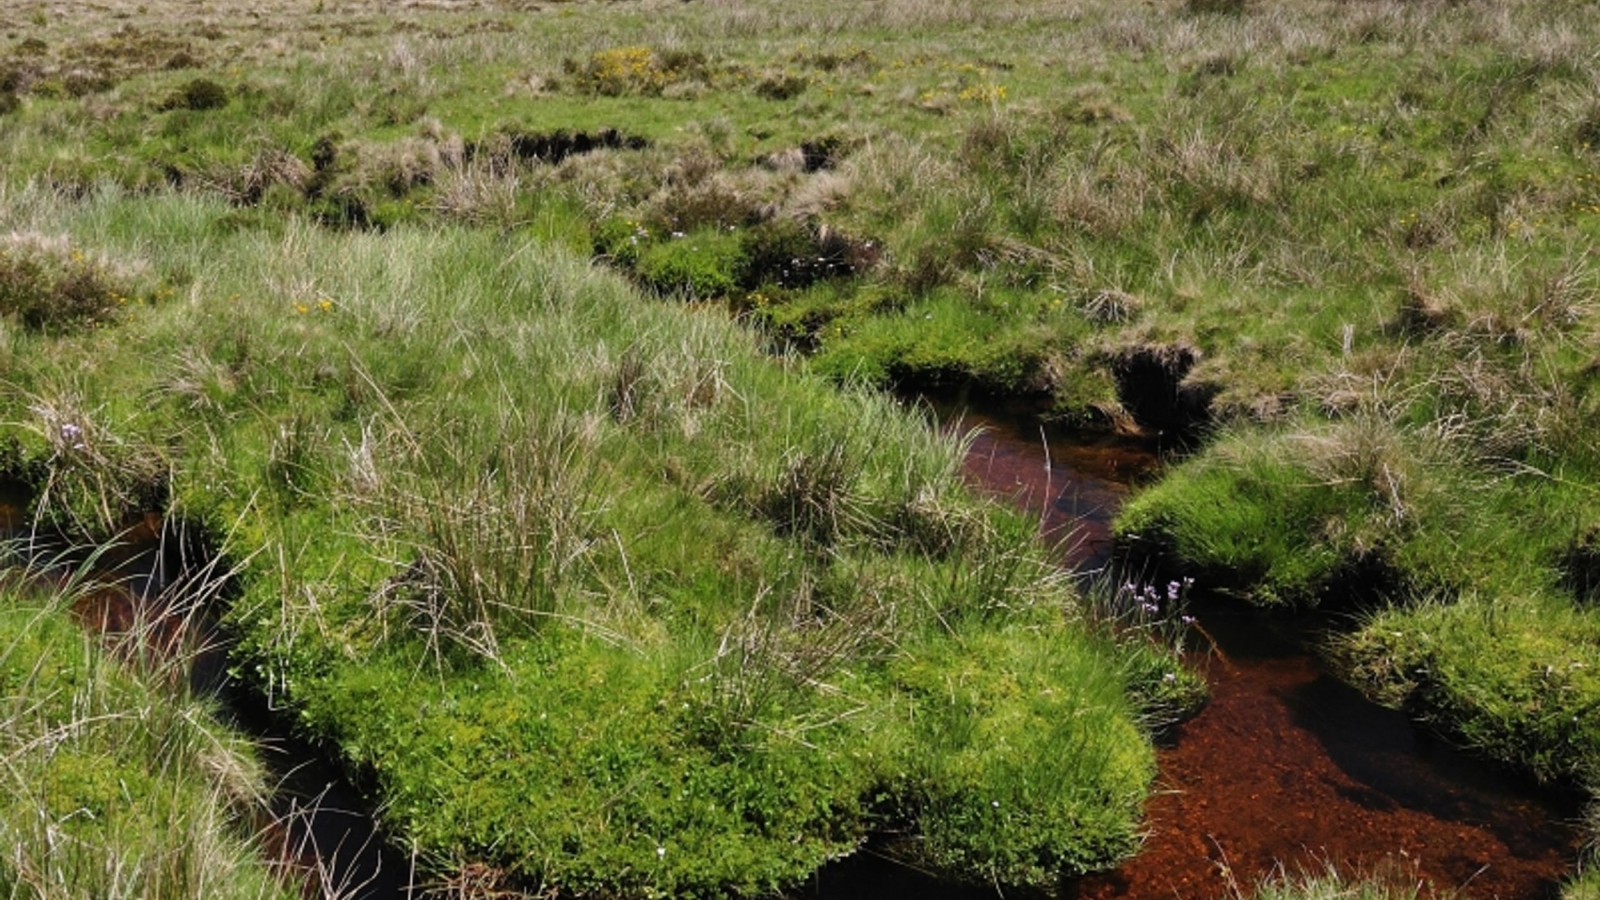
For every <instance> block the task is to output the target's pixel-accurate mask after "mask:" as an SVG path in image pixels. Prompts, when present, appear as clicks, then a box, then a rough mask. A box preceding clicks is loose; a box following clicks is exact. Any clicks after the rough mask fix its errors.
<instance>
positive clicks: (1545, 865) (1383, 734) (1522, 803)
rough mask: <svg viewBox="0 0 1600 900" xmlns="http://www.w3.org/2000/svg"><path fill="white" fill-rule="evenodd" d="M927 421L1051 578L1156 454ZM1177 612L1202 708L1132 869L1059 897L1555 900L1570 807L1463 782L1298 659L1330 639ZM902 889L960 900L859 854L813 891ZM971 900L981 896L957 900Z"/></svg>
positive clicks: (1570, 802) (1088, 439)
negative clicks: (1053, 559) (1380, 881)
mask: <svg viewBox="0 0 1600 900" xmlns="http://www.w3.org/2000/svg"><path fill="white" fill-rule="evenodd" d="M922 402H927V401H922ZM932 405H933V407H934V410H935V412H936V413H937V414H938V416H939V419H940V421H941V422H942V424H943V427H945V428H946V429H949V430H952V431H957V432H962V433H965V432H968V431H970V430H972V429H978V431H977V433H976V434H975V435H974V436H973V437H972V439H971V444H970V449H969V451H968V454H967V458H966V473H967V476H968V477H969V478H970V479H971V480H972V481H973V482H974V483H976V484H978V485H980V486H981V487H982V488H983V489H985V490H987V491H989V492H991V493H994V494H997V495H1000V496H1003V497H1006V498H1009V499H1011V500H1013V501H1014V502H1016V503H1018V504H1019V505H1021V506H1023V507H1024V508H1025V509H1028V510H1031V511H1033V512H1034V513H1036V514H1037V515H1039V517H1040V522H1041V527H1042V529H1043V530H1044V531H1045V533H1046V535H1047V536H1048V537H1049V538H1050V539H1052V540H1054V541H1057V542H1058V545H1059V546H1060V547H1061V548H1062V552H1063V554H1064V556H1065V562H1066V563H1067V564H1069V565H1073V566H1077V567H1079V568H1095V567H1098V566H1101V565H1104V564H1105V563H1106V562H1107V561H1108V560H1109V558H1110V551H1111V535H1110V523H1111V520H1112V518H1113V517H1114V516H1115V514H1116V511H1117V509H1118V507H1119V506H1120V504H1121V502H1122V500H1123V499H1124V498H1125V497H1126V496H1127V494H1128V493H1129V491H1130V490H1131V489H1132V487H1133V486H1134V485H1136V484H1137V483H1138V482H1139V481H1140V479H1144V478H1149V477H1150V476H1151V475H1152V474H1153V472H1154V470H1155V468H1156V467H1157V465H1158V463H1159V455H1158V450H1159V448H1158V447H1157V446H1154V445H1153V444H1152V443H1150V442H1147V441H1142V440H1138V439H1132V438H1124V437H1118V436H1115V435H1100V434H1097V435H1074V434H1071V433H1068V432H1062V431H1056V432H1051V431H1050V430H1048V429H1044V430H1041V428H1040V426H1039V424H1038V421H1037V418H1036V417H1034V416H1032V415H1029V414H1028V413H1026V412H1025V411H1018V412H1016V413H1015V414H1006V413H1004V412H1000V413H992V414H987V415H978V414H973V413H970V412H967V411H965V410H963V409H962V408H960V407H959V406H957V405H955V404H953V403H949V402H934V403H933V404H932ZM1200 587H1203V586H1200ZM1189 612H1190V613H1191V614H1193V615H1194V616H1195V618H1196V620H1197V623H1196V626H1195V627H1194V628H1193V630H1192V632H1191V635H1190V640H1189V646H1190V647H1191V648H1192V650H1191V652H1190V658H1189V663H1190V664H1191V665H1193V666H1195V667H1197V668H1198V669H1199V670H1200V671H1202V672H1204V673H1205V674H1206V677H1207V680H1208V681H1209V683H1210V685H1211V693H1212V697H1211V701H1210V703H1209V704H1208V705H1207V706H1206V707H1205V708H1204V710H1202V711H1201V712H1200V714H1199V715H1198V716H1196V717H1195V718H1193V719H1191V720H1190V721H1188V722H1186V723H1184V724H1182V725H1180V726H1178V727H1176V728H1174V729H1173V730H1172V733H1171V734H1169V735H1167V736H1166V739H1165V740H1164V741H1163V746H1162V747H1161V748H1160V749H1159V751H1158V759H1159V764H1160V775H1159V780H1158V784H1157V792H1156V793H1155V794H1154V795H1153V796H1152V797H1151V798H1150V800H1149V802H1148V803H1147V806H1146V817H1147V828H1148V830H1149V838H1148V840H1147V842H1146V843H1145V845H1144V848H1143V851H1142V852H1141V853H1140V854H1139V855H1138V856H1137V857H1135V858H1134V859H1132V860H1130V861H1129V862H1128V863H1127V864H1125V865H1124V866H1122V867H1121V868H1120V869H1118V870H1116V871H1114V872H1110V873H1106V874H1103V875H1096V876H1092V877H1088V878H1083V879H1080V880H1078V881H1077V882H1076V883H1074V884H1073V885H1071V886H1070V887H1069V889H1068V890H1067V891H1066V894H1067V895H1068V896H1071V897H1076V898H1079V900H1106V898H1129V900H1188V898H1205V900H1219V898H1224V897H1228V896H1230V895H1231V891H1232V890H1233V889H1235V887H1236V888H1237V889H1239V890H1242V891H1243V892H1244V893H1245V894H1246V895H1248V894H1249V893H1250V891H1251V889H1252V887H1253V886H1254V884H1255V883H1256V881H1257V880H1258V879H1260V878H1261V877H1264V876H1267V875H1269V874H1271V873H1272V872H1273V871H1274V868H1275V867H1278V866H1282V867H1283V868H1284V869H1285V870H1287V871H1289V872H1291V873H1292V872H1297V871H1300V870H1309V871H1313V872H1320V871H1324V870H1325V868H1326V866H1327V865H1328V864H1329V863H1333V864H1337V865H1338V866H1339V868H1340V869H1341V871H1367V872H1373V871H1380V872H1383V873H1385V874H1387V875H1390V876H1393V877H1395V878H1398V879H1404V880H1406V881H1407V882H1409V883H1413V884H1414V883H1418V882H1426V883H1428V884H1429V885H1431V886H1432V888H1433V889H1436V890H1440V891H1448V890H1451V889H1457V888H1459V889H1461V892H1462V894H1463V895H1464V896H1468V897H1474V898H1504V900H1513V898H1515V900H1524V898H1543V897H1553V896H1555V895H1556V893H1557V887H1558V882H1559V880H1560V879H1561V878H1562V877H1564V876H1565V875H1566V874H1567V873H1568V872H1570V870H1571V868H1572V866H1573V865H1574V863H1575V862H1576V859H1577V854H1578V848H1579V845H1580V844H1581V836H1580V835H1579V834H1578V833H1577V831H1576V830H1575V829H1574V828H1573V827H1572V824H1571V823H1573V822H1574V821H1575V820H1576V817H1577V815H1578V812H1579V810H1578V805H1577V802H1576V799H1575V798H1573V797H1570V796H1562V795H1559V794H1556V793H1552V792H1546V791H1542V790H1540V789H1538V788H1536V787H1534V786H1532V785H1530V784H1528V783H1527V782H1525V781H1523V780H1520V779H1517V778H1514V777H1510V776H1508V775H1506V774H1504V773H1502V772H1501V771H1499V770H1497V769H1495V768H1493V767H1491V766H1489V765H1486V764H1483V763H1480V762H1478V761H1476V760H1474V759H1472V758H1470V757H1468V756H1467V755H1465V754H1463V753H1461V752H1460V751H1458V750H1456V749H1454V748H1453V747H1451V746H1450V745H1448V744H1447V743H1446V742H1444V741H1442V740H1440V739H1437V738H1434V737H1432V736H1431V735H1429V734H1427V733H1425V732H1422V731H1420V730H1418V729H1417V728H1415V727H1413V726H1412V724H1411V722H1410V721H1409V720H1408V719H1407V717H1406V716H1404V715H1403V714H1401V713H1397V712H1394V711H1391V710H1387V709H1384V708H1382V707H1379V706H1377V705H1375V704H1373V703H1370V702H1368V701H1367V700H1366V699H1365V698H1363V697H1362V696H1361V695H1360V694H1359V693H1357V692H1356V691H1355V690H1353V689H1351V688H1350V687H1348V686H1346V685H1345V684H1344V683H1343V682H1341V681H1340V680H1339V679H1338V678H1336V677H1334V675H1333V674H1332V673H1331V672H1330V671H1328V670H1327V668H1326V667H1324V666H1323V665H1322V664H1321V663H1320V662H1319V661H1318V659H1317V657H1316V655H1315V654H1314V650H1315V645H1316V643H1317V641H1318V640H1320V639H1321V638H1322V637H1324V636H1325V635H1326V634H1327V632H1328V630H1329V629H1330V628H1335V627H1338V626H1339V625H1340V624H1341V623H1339V622H1337V621H1335V620H1331V619H1322V620H1320V621H1318V620H1312V619H1308V618H1307V617H1306V616H1293V615H1289V614H1279V615H1266V614H1263V613H1261V612H1259V611H1256V610H1252V609H1249V608H1247V607H1246V606H1245V605H1244V604H1242V603H1239V602H1238V601H1227V600H1219V599H1208V598H1206V597H1205V595H1204V594H1203V593H1202V594H1201V596H1200V597H1199V599H1197V600H1195V601H1194V602H1192V603H1191V606H1190V609H1189ZM912 885H915V887H914V888H911V890H915V891H916V892H917V893H919V894H923V895H927V896H930V897H933V896H952V897H953V896H957V895H959V894H960V892H959V891H956V890H954V889H951V888H949V887H941V886H939V885H937V884H936V883H934V882H933V881H931V880H930V879H927V878H926V876H924V875H922V874H920V873H915V872H908V871H904V870H902V871H900V872H898V873H896V871H895V867H894V866H893V865H892V864H891V863H888V862H886V861H884V860H882V859H880V858H877V857H874V856H872V855H867V856H866V857H864V858H862V859H860V860H855V861H852V862H847V863H846V864H844V865H842V866H840V867H838V868H837V869H835V870H829V871H827V872H824V873H823V874H822V875H821V876H819V879H818V881H817V883H816V885H815V891H816V894H817V896H819V897H839V896H848V895H859V896H866V895H867V894H869V893H875V894H879V895H881V894H883V893H890V892H892V893H898V894H908V893H910V892H911V890H908V888H910V887H911V886H912ZM980 894H982V895H985V896H991V897H992V896H994V890H993V889H992V888H990V889H987V890H976V889H974V890H972V891H969V892H967V893H966V896H974V897H975V896H978V895H980Z"/></svg>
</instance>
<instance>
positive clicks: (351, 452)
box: [0, 190, 1195, 895]
mask: <svg viewBox="0 0 1600 900" xmlns="http://www.w3.org/2000/svg"><path fill="white" fill-rule="evenodd" d="M230 215H231V212H230V210H229V209H228V207H227V206H225V205H223V204H221V203H220V202H217V201H216V200H214V199H202V198H193V197H183V196H166V197H156V198H137V197H129V196H125V195H122V194H120V193H119V192H118V191H116V190H107V191H105V192H103V193H101V194H98V195H96V196H95V197H94V198H91V199H89V200H86V201H78V202H68V203H63V202H62V201H60V200H59V199H57V198H54V197H52V196H50V195H47V194H43V193H38V192H21V193H17V194H13V195H10V196H9V197H7V198H6V205H5V211H4V216H3V220H4V221H7V222H9V223H15V224H16V225H17V226H19V227H20V226H27V227H30V228H34V229H42V230H50V231H59V230H66V231H68V232H69V233H71V234H72V235H73V236H74V240H75V241H80V242H83V243H85V244H86V245H89V246H94V247H100V248H105V252H108V253H114V254H118V255H122V256H129V257H134V256H137V257H138V258H140V259H142V260H143V261H144V262H145V263H146V264H148V265H149V266H150V267H151V268H152V270H153V271H156V272H161V273H169V274H171V275H172V277H174V278H175V277H177V274H178V273H182V275H183V277H184V279H185V280H184V282H183V287H181V288H180V289H179V290H178V292H177V294H176V296H174V297H171V298H165V299H162V298H157V301H156V302H154V303H140V304H137V305H136V307H135V308H134V309H132V310H131V311H130V312H129V313H128V314H127V315H126V316H125V318H124V319H123V320H122V321H120V322H119V324H117V325H116V326H114V327H113V328H103V329H98V330H90V331H86V332H79V333H75V334H70V335H63V336H55V337H44V336H39V335H35V334H32V333H30V332H26V331H20V332H14V333H12V334H10V335H8V338H7V340H8V344H7V346H8V352H9V357H8V359H9V361H10V366H11V368H10V372H11V375H10V378H9V380H8V382H7V384H6V387H5V389H4V392H3V393H0V398H3V401H4V403H5V408H6V413H5V417H6V418H7V419H8V420H9V421H13V422H16V423H18V425H16V426H13V427H11V428H10V429H8V434H9V435H10V436H12V437H14V438H16V439H17V440H18V441H20V443H19V445H18V447H17V449H16V450H14V451H12V452H13V453H14V454H16V455H17V456H18V458H20V459H24V460H34V461H35V462H34V463H32V465H33V466H35V467H42V469H43V470H44V472H45V473H46V474H45V476H44V477H45V481H46V483H47V484H48V485H49V486H50V490H48V491H47V492H46V493H45V494H43V495H42V496H41V498H40V500H39V501H38V502H37V503H36V506H35V508H34V509H33V511H32V512H33V514H34V515H35V516H36V517H38V518H40V519H42V520H58V521H64V522H68V523H82V524H84V526H85V527H87V526H88V525H92V523H94V522H97V521H101V520H104V519H106V518H107V517H109V518H112V519H114V518H115V515H116V513H117V511H118V510H117V507H116V505H115V504H114V503H113V504H110V505H109V506H108V505H107V503H106V501H105V499H104V498H105V497H106V496H107V493H108V492H107V491H104V490H102V491H99V492H96V491H93V490H90V489H89V486H92V485H118V486H119V490H120V492H121V493H120V494H113V496H126V497H138V496H141V494H142V493H143V492H148V491H149V490H153V489H156V487H157V486H154V485H141V484H140V483H139V482H140V479H141V478H151V479H155V480H156V481H158V482H159V488H160V489H162V490H165V491H167V492H168V496H169V508H170V513H169V514H170V515H173V516H180V517H183V518H185V519H187V520H190V521H193V522H197V523H202V524H206V525H209V526H210V527H211V529H212V530H213V531H214V532H216V533H218V534H227V535H229V536H230V537H231V544H230V547H229V550H230V552H232V553H233V554H235V555H236V556H237V557H239V558H248V559H249V560H250V563H249V564H248V566H247V567H246V569H245V571H244V573H243V575H242V576H241V594H240V597H239V598H238V599H237V600H236V601H235V602H234V603H233V605H232V607H231V611H230V612H229V613H228V623H229V625H230V628H231V630H232V631H233V632H234V634H235V635H236V637H237V640H238V649H237V651H236V652H237V658H238V659H239V660H240V662H239V670H240V675H241V677H243V678H245V679H246V680H247V681H248V682H249V683H250V684H252V685H253V686H254V687H255V688H256V689H257V690H260V691H262V692H264V693H266V694H267V695H268V696H269V697H270V698H271V699H272V700H273V702H274V703H275V704H282V705H286V706H287V708H289V709H291V710H293V711H294V721H295V723H296V725H297V727H298V728H300V729H302V730H303V731H304V732H305V733H306V734H307V735H308V736H311V737H313V738H315V739H317V740H318V741H320V742H322V743H324V744H325V745H327V746H330V747H333V748H335V749H336V751H337V752H338V754H339V755H340V757H341V758H342V759H343V761H344V763H345V764H346V765H347V766H348V767H349V769H350V770H351V771H352V772H353V773H355V774H356V775H358V776H359V777H361V778H362V779H365V780H367V781H370V783H371V784H373V785H374V787H375V789H376V791H377V794H378V796H379V798H380V799H381V801H382V803H383V807H382V809H383V813H382V815H383V821H384V824H385V826H387V827H388V828H389V829H390V831H391V833H392V835H393V839H394V840H396V841H399V842H401V843H404V844H406V845H408V846H415V847H416V848H418V852H419V853H420V854H421V856H422V857H423V858H424V860H425V861H426V863H427V865H428V867H429V868H430V869H431V870H432V871H435V872H437V873H440V874H441V875H443V876H446V877H448V876H450V875H451V874H453V873H458V872H461V871H464V870H465V869H466V868H467V867H469V866H477V867H481V866H488V867H489V868H488V870H487V871H489V872H491V873H492V874H493V877H494V878H495V879H498V880H499V881H500V882H502V883H504V884H506V885H512V886H520V887H523V888H536V887H539V886H541V885H542V886H544V887H549V888H558V889H560V890H562V891H567V892H573V893H594V892H598V893H620V894H632V895H639V894H672V895H686V894H694V895H715V894H721V893H728V892H733V893H756V892H761V891H770V890H774V889H777V888H779V887H781V886H784V885H788V884H793V883H795V882H797V881H798V880H799V879H801V878H803V877H804V876H806V875H807V874H808V873H810V872H811V871H813V870H814V869H816V868H817V867H818V866H820V865H821V864H823V863H824V862H825V861H827V860H828V859H830V858H833V857H836V856H839V855H842V854H845V853H848V852H850V851H852V850H853V849H855V848H856V847H857V846H858V845H859V844H860V842H862V841H863V840H864V839H865V838H866V837H867V836H868V835H869V834H870V833H872V832H873V831H876V830H879V829H884V828H896V829H911V830H913V831H914V832H916V833H919V834H921V835H922V836H923V838H924V840H923V842H922V846H923V852H924V854H925V859H924V860H923V863H924V864H927V865H931V866H934V867H937V868H939V869H940V870H942V871H946V872H948V873H950V874H951V875H953V876H957V877H963V878H969V879H973V880H976V881H981V882H985V883H987V882H999V883H1002V884H1009V885H1032V886H1040V887H1044V886H1049V885H1051V884H1054V883H1055V881H1056V879H1058V878H1059V877H1061V876H1062V875H1064V874H1070V873H1074V872H1079V871H1085V870H1088V869H1094V868H1100V867H1104V866H1107V865H1110V864H1112V863H1114V862H1115V861H1116V860H1118V859H1119V858H1121V857H1122V856H1124V855H1126V854H1128V853H1130V852H1132V851H1133V850H1134V849H1135V848H1136V847H1137V842H1138V828H1139V810H1140V806H1141V801H1142V798H1143V795H1144V791H1145V789H1146V787H1147V786H1148V784H1149V781H1150V779H1151V777H1152V776H1153V773H1154V770H1153V754H1152V751H1151V749H1150V746H1149V743H1148V738H1147V736H1146V734H1145V730H1144V727H1143V725H1142V721H1143V719H1144V717H1145V716H1146V712H1145V710H1146V709H1155V708H1157V707H1158V706H1160V707H1163V708H1165V707H1170V706H1172V705H1173V702H1174V701H1176V700H1178V699H1180V698H1181V697H1187V696H1192V693H1193V691H1194V690H1195V682H1194V681H1193V678H1192V676H1189V675H1187V674H1185V675H1183V676H1182V677H1181V678H1178V679H1176V680H1173V679H1169V678H1166V677H1164V676H1166V675H1168V674H1169V673H1174V672H1175V666H1176V663H1175V660H1174V659H1173V658H1172V656H1171V655H1170V653H1169V652H1167V651H1164V650H1162V649H1160V648H1158V647H1155V646H1153V645H1147V644H1144V643H1142V642H1134V643H1128V644H1125V645H1119V644H1118V643H1116V642H1115V641H1113V640H1112V639H1110V638H1108V637H1105V636H1103V635H1100V634H1099V633H1092V632H1091V631H1090V630H1089V629H1087V628H1086V627H1085V625H1084V622H1083V609H1082V607H1081V605H1080V603H1079V601H1078V598H1077V596H1076V594H1075V593H1074V592H1073V591H1072V590H1071V589H1070V588H1069V587H1068V586H1067V585H1066V584H1065V583H1064V582H1063V581H1062V580H1061V578H1060V576H1059V575H1058V574H1057V573H1055V571H1054V569H1053V567H1052V566H1051V565H1050V564H1049V562H1048V560H1047V557H1046V556H1045V555H1044V552H1043V550H1042V549H1041V548H1039V547H1037V546H1036V545H1035V543H1034V535H1033V527H1032V523H1031V522H1030V521H1028V520H1027V519H1025V518H1021V517H1018V516H1015V515H1013V514H1012V513H1009V512H1007V511H1005V510H1003V509H1001V508H998V507H996V506H993V505H988V504H984V503H980V502H978V501H975V500H973V499H972V498H970V497H969V496H968V495H967V494H966V493H965V491H964V489H963V488H962V486H961V484H960V478H959V463H960V448H959V447H956V446H953V445H951V444H950V443H948V442H947V441H945V440H943V439H940V438H938V437H936V436H934V435H933V433H932V432H931V431H930V430H929V429H928V428H927V426H926V424H925V423H924V422H922V421H921V420H920V419H918V418H917V417H915V416H912V415H908V414H907V413H905V412H904V411H902V410H900V409H898V408H897V407H896V406H895V405H894V404H893V403H892V402H891V401H889V400H887V399H884V398H881V397H879V396H877V395H875V394H872V393H867V392H861V391H840V390H838V389H837V388H836V387H834V386H831V385H829V384H828V383H826V382H825V381H823V380H822V379H820V378H817V377H815V376H812V375H810V374H808V373H806V372H805V371H804V370H803V367H794V366H785V365H783V364H781V363H779V362H778V361H775V360H773V359H771V358H768V357H765V356H764V355H763V354H762V353H761V352H760V349H759V341H758V340H757V339H756V338H755V337H753V336H751V335H749V334H748V333H746V332H744V331H743V330H741V329H740V328H738V326H736V325H735V324H733V323H732V322H730V321H729V320H728V319H727V318H726V317H725V316H723V315H722V314H720V313H719V312H717V311H715V310H699V311H697V310H693V309H683V308H674V307H671V306H666V305H662V304H657V303H653V302H651V301H649V300H647V299H646V298H644V297H642V296H640V295H639V294H638V293H637V292H636V291H635V290H634V289H633V288H631V287H630V286H629V285H628V284H626V283H625V282H624V281H622V280H621V279H619V278H617V277H616V276H614V275H611V274H609V273H606V272H604V271H602V270H597V269H595V268H594V267H592V266H591V265H589V264H588V263H587V262H586V261H584V260H582V259H579V258H575V257H573V256H572V255H571V254H570V253H569V252H567V251H565V250H564V249H562V248H560V247H559V246H552V245H549V244H543V243H539V242H536V241H532V240H529V239H528V238H527V237H525V236H521V235H503V234H496V233H493V232H491V231H487V230H482V229H465V228H459V227H445V228H398V229H394V230H392V231H390V232H388V233H384V234H376V233H363V232H338V231H327V230H324V229H322V228H320V227H318V226H316V225H314V224H311V223H309V222H306V221H303V220H297V219H290V220H288V221H286V222H284V223H282V225H281V226H280V227H275V228H267V229H255V228H246V229H239V230H234V231H232V232H227V231H224V230H222V229H221V228H220V223H222V222H224V221H226V220H227V218H228V217H229V216H230ZM151 234H160V235H161V236H162V240H161V241H160V243H159V244H157V243H154V242H151V241H149V239H148V237H147V236H148V235H151ZM68 422H71V423H75V424H77V427H78V428H79V429H80V431H78V432H73V436H74V437H77V436H78V435H79V434H80V433H81V434H83V435H87V438H85V439H84V440H83V441H81V443H82V445H83V446H82V447H76V446H65V447H63V446H60V435H61V433H62V427H63V424H64V423H68ZM80 423H81V424H80ZM24 467H25V466H24ZM74 488H75V489H74ZM1135 698H1139V699H1135ZM1146 704H1148V706H1147V705H1146ZM1046 747H1048V748H1049V751H1048V752H1046V750H1045V748H1046ZM997 804H998V805H997Z"/></svg>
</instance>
